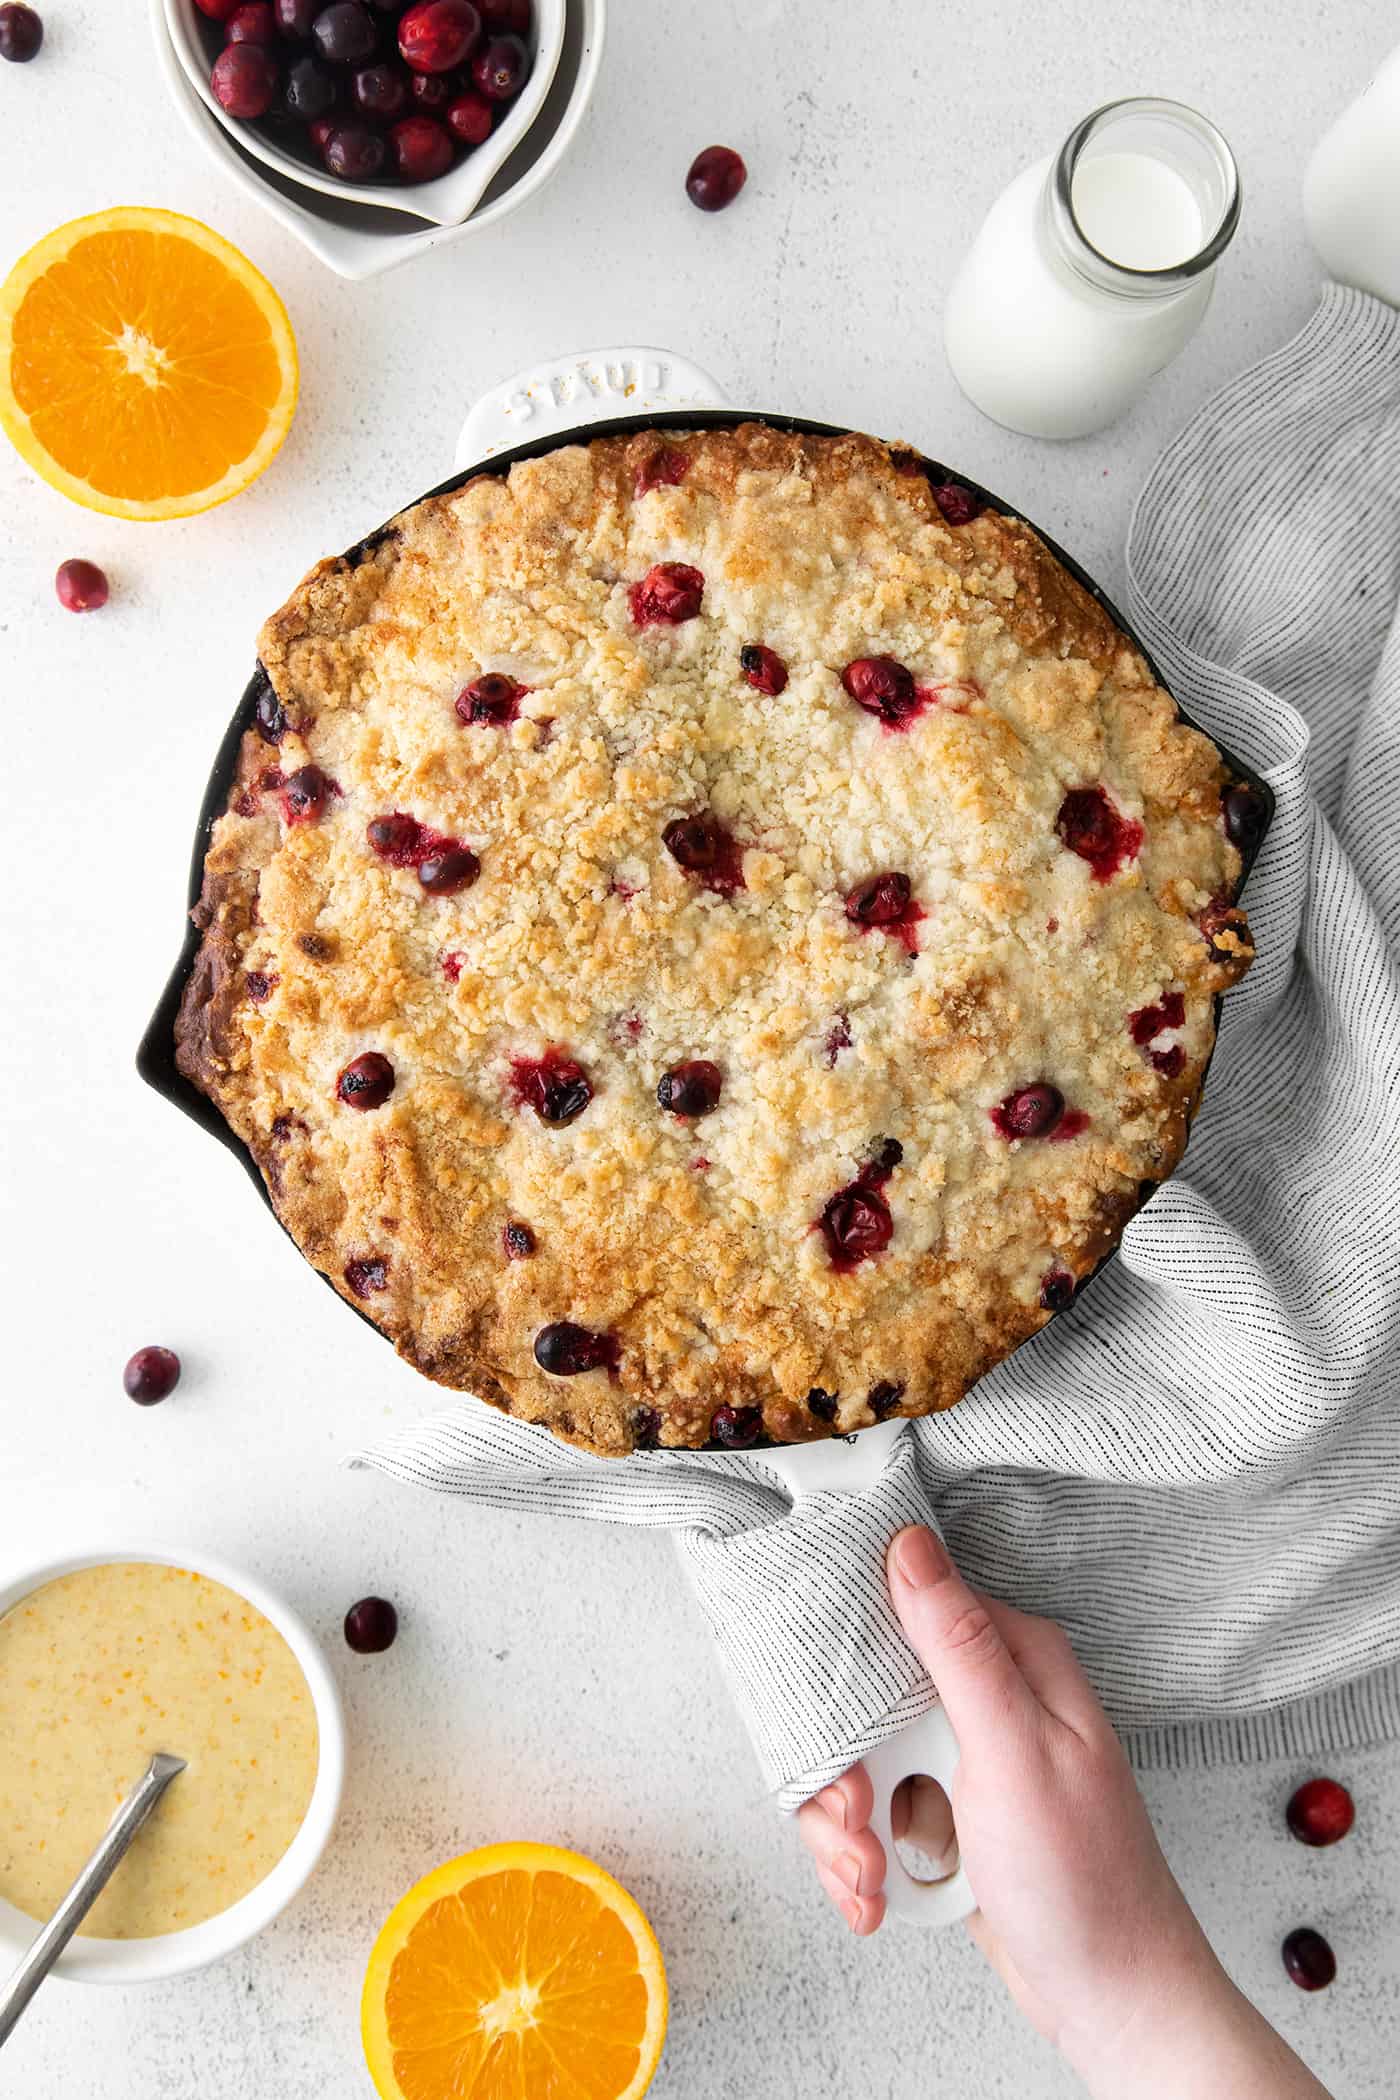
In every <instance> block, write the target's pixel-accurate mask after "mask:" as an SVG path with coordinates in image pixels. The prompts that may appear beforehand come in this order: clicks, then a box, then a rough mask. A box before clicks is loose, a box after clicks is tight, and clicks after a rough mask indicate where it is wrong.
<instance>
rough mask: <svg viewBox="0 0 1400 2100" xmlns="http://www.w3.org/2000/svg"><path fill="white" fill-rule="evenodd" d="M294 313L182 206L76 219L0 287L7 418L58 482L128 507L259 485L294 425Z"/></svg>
mask: <svg viewBox="0 0 1400 2100" xmlns="http://www.w3.org/2000/svg"><path fill="white" fill-rule="evenodd" d="M296 404H297V346H296V340H295V338H294V337H293V335H292V327H291V323H290V321H289V320H288V319H287V312H286V308H285V307H284V306H283V304H282V302H281V300H280V299H279V298H278V296H277V294H276V292H274V290H273V289H272V286H271V285H270V284H269V283H268V281H267V279H266V278H265V277H264V276H263V275H262V273H261V272H260V271H258V270H255V269H254V268H253V265H252V264H251V263H250V262H249V261H248V258H247V257H246V256H245V255H240V254H239V252H238V250H237V249H236V248H235V247H234V246H233V245H232V243H231V242H229V241H226V240H225V239H224V238H223V236H222V235H221V234H217V233H214V232H211V230H210V228H209V227H207V226H202V225H201V224H200V222H199V220H198V219H187V218H185V217H184V216H183V215H182V214H181V213H179V212H173V211H148V210H145V209H143V208H141V207H137V206H131V207H124V208H122V209H119V210H115V211H100V212H94V213H93V214H92V215H91V217H89V218H86V219H71V220H70V221H69V222H68V224H67V225H66V226H59V227H57V228H56V229H55V231H54V232H53V233H50V234H46V235H45V237H44V239H43V240H41V241H39V242H38V243H37V244H36V245H35V246H34V247H33V248H31V249H30V250H29V253H28V254H27V255H23V256H21V257H20V259H19V261H18V262H17V263H16V264H15V266H14V268H13V270H11V272H10V274H9V276H8V277H7V278H6V280H5V282H4V284H3V285H0V425H2V426H3V428H4V430H5V434H6V436H7V437H8V438H9V439H10V441H11V443H12V444H14V445H15V446H16V448H17V449H18V450H19V451H20V452H21V453H22V454H23V456H24V458H25V459H26V460H28V462H29V464H30V466H31V467H33V468H34V470H35V472H36V473H38V474H42V476H43V477H44V479H45V481H47V482H49V483H50V484H51V485H52V486H53V487H54V488H56V489H58V490H60V491H61V492H62V494H63V495H65V496H71V497H72V499H73V501H74V502H75V503H82V504H85V505H86V506H87V508H88V509H89V510H101V511H106V512H107V513H108V514H109V515H110V516H112V517H115V518H147V519H149V518H188V517H190V516H192V515H193V514H194V512H196V511H201V510H209V509H211V508H212V506H213V505H214V504H216V503H223V502H225V501H226V500H227V499H228V498H229V497H230V496H236V495H237V494H238V492H239V490H240V489H245V488H247V486H248V484H249V482H250V481H255V480H256V479H257V477H258V475H259V474H261V473H262V471H263V468H264V467H265V466H266V465H267V464H268V461H269V460H270V459H272V457H273V456H274V454H275V453H276V451H277V449H278V447H279V446H280V445H281V443H282V440H283V438H285V436H286V435H287V432H288V430H289V429H290V427H291V421H292V415H293V412H294V410H295V408H296Z"/></svg>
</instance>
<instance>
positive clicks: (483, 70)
mask: <svg viewBox="0 0 1400 2100" xmlns="http://www.w3.org/2000/svg"><path fill="white" fill-rule="evenodd" d="M529 71H530V54H529V52H528V51H527V50H526V48H525V46H524V44H523V43H522V42H521V40H520V38H519V37H518V36H493V37H492V38H491V40H490V42H489V43H487V44H483V45H482V47H481V49H480V50H479V51H478V52H477V54H476V56H475V58H473V60H472V79H473V80H474V81H475V83H476V87H477V92H478V94H482V95H484V96H485V97H486V99H487V101H488V102H509V101H510V100H511V98H512V96H514V95H518V94H519V93H520V90H521V89H522V88H523V87H524V85H525V81H526V77H527V75H528V74H529Z"/></svg>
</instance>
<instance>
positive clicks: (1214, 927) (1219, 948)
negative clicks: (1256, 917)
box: [1196, 897, 1254, 962]
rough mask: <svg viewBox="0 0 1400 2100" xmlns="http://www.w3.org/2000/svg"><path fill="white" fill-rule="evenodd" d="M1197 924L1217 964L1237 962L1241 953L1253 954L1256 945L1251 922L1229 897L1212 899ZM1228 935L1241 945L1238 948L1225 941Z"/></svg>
mask: <svg viewBox="0 0 1400 2100" xmlns="http://www.w3.org/2000/svg"><path fill="white" fill-rule="evenodd" d="M1196 924H1197V925H1198V926H1199V927H1200V929H1201V933H1202V936H1203V937H1204V940H1205V943H1206V946H1207V947H1208V948H1209V949H1210V952H1211V954H1212V955H1213V956H1214V957H1215V959H1216V961H1217V962H1236V961H1238V959H1239V957H1240V954H1241V953H1243V954H1245V955H1252V954H1253V952H1254V943H1253V940H1252V938H1251V936H1250V931H1249V921H1248V920H1247V919H1246V918H1245V915H1244V913H1243V912H1242V911H1238V910H1237V909H1236V907H1235V906H1234V905H1233V904H1232V903H1231V901H1230V899H1229V898H1228V897H1212V898H1211V900H1210V903H1209V904H1208V905H1207V906H1206V908H1205V910H1204V911H1203V912H1202V913H1201V916H1200V918H1199V919H1198V920H1197V921H1196ZM1227 934H1229V935H1232V936H1233V939H1234V941H1237V942H1238V943H1239V946H1238V947H1235V946H1233V945H1232V943H1231V942H1229V941H1227V940H1226V939H1225V936H1226V935H1227Z"/></svg>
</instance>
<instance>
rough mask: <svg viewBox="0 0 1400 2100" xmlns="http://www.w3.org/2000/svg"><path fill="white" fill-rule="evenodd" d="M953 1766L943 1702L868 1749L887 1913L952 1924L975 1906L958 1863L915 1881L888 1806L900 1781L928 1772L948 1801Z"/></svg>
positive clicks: (954, 1743) (954, 1747)
mask: <svg viewBox="0 0 1400 2100" xmlns="http://www.w3.org/2000/svg"><path fill="white" fill-rule="evenodd" d="M957 1768H958V1739H957V1737H956V1736H955V1735H954V1733H953V1729H952V1724H951V1722H950V1721H949V1719H948V1716H947V1715H946V1714H945V1713H944V1711H943V1708H942V1707H941V1706H931V1707H930V1708H929V1710H928V1712H927V1713H926V1714H920V1716H919V1718H918V1720H917V1721H911V1722H910V1724H909V1726H908V1727H907V1728H901V1730H900V1731H899V1734H898V1735H892V1736H890V1737H889V1738H888V1739H887V1740H886V1741H885V1742H883V1743H881V1744H879V1745H878V1746H877V1748H876V1749H874V1750H870V1751H867V1753H866V1757H865V1769H866V1771H867V1772H868V1773H869V1774H870V1784H871V1786H872V1787H873V1789H874V1792H875V1810H874V1813H873V1815H872V1816H871V1818H870V1827H871V1829H872V1830H873V1831H874V1833H875V1835H876V1837H877V1838H878V1839H879V1840H880V1843H881V1844H882V1845H883V1846H884V1848H885V1861H886V1868H885V1904H886V1908H887V1909H888V1911H889V1913H890V1916H891V1917H894V1918H904V1919H906V1920H907V1921H908V1922H909V1923H910V1924H912V1925H926V1926H940V1925H955V1924H956V1923H957V1921H958V1919H959V1918H965V1917H967V1916H968V1915H969V1914H970V1913H971V1912H972V1911H974V1910H976V1908H977V1898H976V1897H975V1896H974V1895H973V1893H972V1886H971V1883H970V1882H969V1881H968V1878H967V1874H966V1871H965V1869H964V1868H963V1866H962V1864H961V1862H959V1864H958V1868H957V1871H956V1872H955V1873H953V1874H950V1875H949V1876H948V1878H947V1879H946V1880H945V1881H916V1880H915V1879H914V1877H913V1875H912V1874H910V1873H909V1872H908V1870H907V1868H906V1867H905V1865H904V1862H903V1861H902V1860H901V1858H900V1856H899V1854H898V1852H896V1850H895V1846H894V1832H893V1830H892V1829H891V1827H890V1813H891V1804H892V1802H893V1798H894V1792H895V1789H896V1787H897V1786H898V1785H899V1783H900V1781H901V1780H902V1779H908V1778H910V1777H912V1775H913V1774H915V1773H918V1772H923V1773H927V1775H928V1777H929V1778H930V1779H936V1780H937V1781H938V1784H939V1785H940V1786H941V1787H942V1789H943V1791H944V1793H945V1794H946V1795H947V1796H948V1799H949V1800H950V1801H951V1800H952V1798H953V1774H954V1773H955V1772H956V1771H957Z"/></svg>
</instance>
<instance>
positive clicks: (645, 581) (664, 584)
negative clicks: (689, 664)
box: [627, 561, 705, 627]
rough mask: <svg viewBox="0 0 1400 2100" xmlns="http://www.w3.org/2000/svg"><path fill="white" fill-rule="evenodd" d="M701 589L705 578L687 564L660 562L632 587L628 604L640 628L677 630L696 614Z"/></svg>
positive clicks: (702, 589) (698, 608) (681, 562)
mask: <svg viewBox="0 0 1400 2100" xmlns="http://www.w3.org/2000/svg"><path fill="white" fill-rule="evenodd" d="M704 589H705V579H704V577H703V576H702V575H701V574H700V571H699V570H698V569H692V568H691V566H690V564H689V562H684V561H661V562H658V563H657V564H656V567H655V568H654V569H648V571H647V573H646V575H645V576H644V577H643V578H642V580H641V582H640V583H634V584H633V585H632V586H631V588H630V590H629V591H628V593H627V603H628V605H629V606H630V607H631V610H632V618H633V619H634V620H635V621H636V623H637V625H638V626H639V627H679V626H680V625H681V623H682V621H684V620H693V619H694V618H695V615H696V614H697V613H698V612H699V610H700V599H701V595H702V593H703V591H704Z"/></svg>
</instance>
